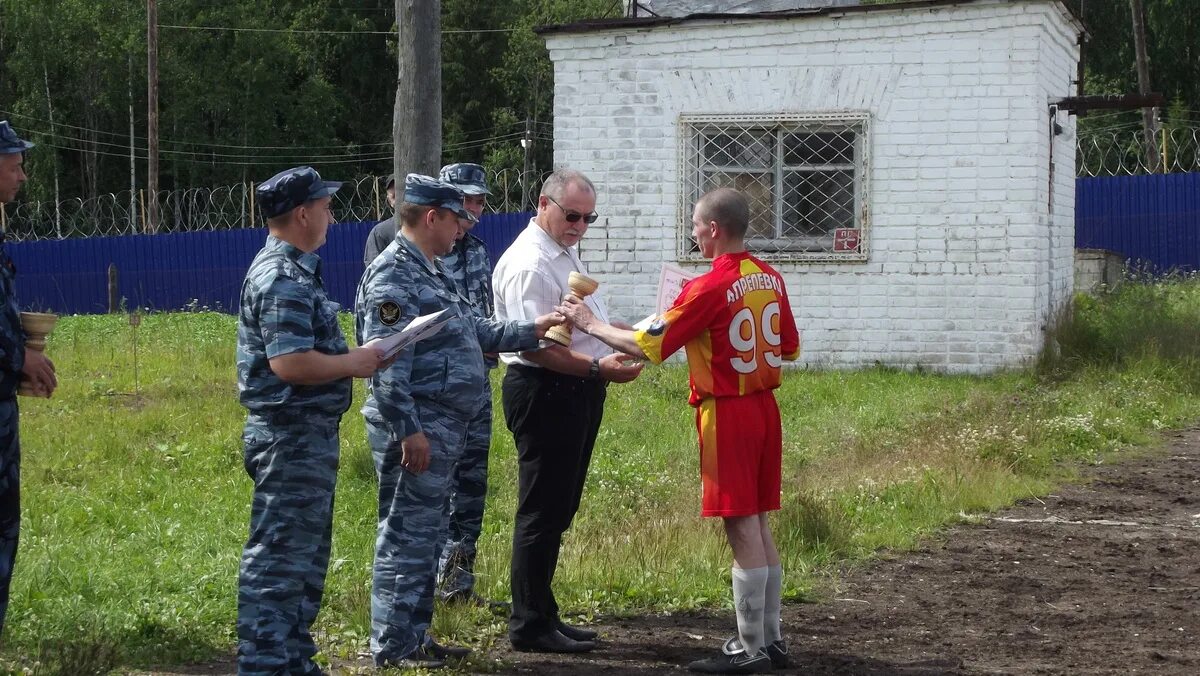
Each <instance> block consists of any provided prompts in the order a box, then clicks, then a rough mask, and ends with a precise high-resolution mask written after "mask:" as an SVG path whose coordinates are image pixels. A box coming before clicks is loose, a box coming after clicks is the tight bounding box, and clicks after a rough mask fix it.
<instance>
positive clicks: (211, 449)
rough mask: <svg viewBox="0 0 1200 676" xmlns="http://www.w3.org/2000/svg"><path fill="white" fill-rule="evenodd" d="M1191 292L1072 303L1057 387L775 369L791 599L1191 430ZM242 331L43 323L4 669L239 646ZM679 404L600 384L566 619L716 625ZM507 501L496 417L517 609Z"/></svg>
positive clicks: (441, 626) (356, 481) (365, 541)
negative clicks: (39, 392) (55, 377)
mask: <svg viewBox="0 0 1200 676" xmlns="http://www.w3.org/2000/svg"><path fill="white" fill-rule="evenodd" d="M1197 288H1198V287H1197V286H1196V282H1195V281H1194V280H1174V281H1171V282H1167V283H1160V284H1153V285H1135V284H1130V285H1127V286H1126V287H1124V288H1123V289H1122V290H1120V291H1118V292H1117V293H1114V294H1112V295H1110V296H1108V297H1105V298H1101V299H1099V300H1096V301H1081V302H1080V303H1079V304H1078V305H1077V307H1076V311H1075V314H1074V322H1075V323H1074V324H1073V325H1071V328H1070V330H1066V329H1064V330H1061V331H1060V332H1059V334H1058V336H1059V338H1058V339H1059V341H1060V344H1061V345H1062V346H1063V347H1062V349H1061V352H1062V354H1063V355H1066V357H1064V358H1063V359H1062V361H1061V363H1063V364H1069V365H1070V368H1063V369H1060V370H1058V371H1055V372H1054V377H1045V376H1039V375H1038V374H1037V373H1034V372H1028V373H1025V372H1020V373H1006V374H998V375H994V376H990V377H986V378H981V377H969V376H942V375H932V374H928V373H917V372H906V371H901V370H896V369H882V368H880V369H868V370H864V371H860V372H854V373H851V372H809V371H791V372H789V373H788V374H787V377H786V378H785V380H784V386H783V387H782V388H781V389H780V390H779V391H778V393H777V395H778V399H779V402H780V409H781V411H782V413H783V419H784V426H785V429H784V438H785V444H786V445H785V452H784V469H783V496H782V510H781V511H780V512H779V513H778V514H777V515H775V516H774V517H773V527H774V531H775V535H776V539H777V542H778V543H779V546H780V550H781V553H782V556H783V558H784V565H785V568H786V570H787V571H788V574H787V579H786V582H785V594H786V595H787V596H788V598H791V599H797V600H803V599H807V598H811V597H813V596H814V595H819V594H822V593H824V589H825V586H824V585H825V582H824V581H825V580H826V579H827V578H828V577H829V576H831V575H836V571H838V570H841V569H842V568H843V567H844V566H845V565H846V564H847V563H852V562H855V561H861V560H863V559H864V558H866V557H869V556H871V555H872V553H873V552H875V551H876V550H878V549H879V548H882V547H899V548H903V547H907V546H911V545H912V544H913V543H914V542H915V541H916V540H917V539H918V538H920V537H922V536H923V535H926V534H928V533H930V532H933V531H935V530H936V529H938V528H941V527H943V526H944V525H945V524H947V523H951V522H954V521H956V520H958V519H961V518H970V517H971V515H974V514H977V513H980V512H984V511H987V510H992V509H995V508H997V507H1000V506H1003V505H1005V504H1008V503H1010V502H1012V501H1014V500H1016V499H1019V498H1022V497H1027V496H1030V495H1037V494H1039V493H1042V492H1045V491H1047V490H1049V489H1050V488H1051V487H1052V486H1053V485H1054V484H1055V483H1056V482H1058V481H1061V480H1062V479H1063V478H1064V477H1067V476H1069V474H1070V472H1071V471H1072V470H1071V467H1072V466H1073V465H1071V464H1065V465H1064V464H1063V463H1064V461H1068V462H1072V461H1073V462H1079V461H1082V462H1102V461H1105V460H1106V459H1108V458H1109V457H1112V455H1113V454H1114V453H1116V452H1118V451H1121V450H1122V449H1125V448H1127V447H1129V446H1131V445H1139V444H1145V443H1147V442H1149V441H1151V440H1153V438H1154V435H1155V432H1156V431H1157V430H1159V429H1165V428H1170V427H1173V426H1177V425H1181V424H1185V423H1186V422H1188V421H1191V420H1194V419H1195V418H1196V417H1197V416H1200V388H1198V387H1197V383H1200V367H1198V366H1197V363H1198V361H1200V360H1197V359H1196V354H1195V349H1196V348H1195V346H1194V344H1184V343H1182V342H1179V339H1180V335H1181V334H1180V333H1179V329H1180V327H1182V326H1185V325H1187V326H1191V327H1194V326H1196V325H1197V324H1196V320H1197V319H1198V318H1200V317H1197V314H1196V313H1197V312H1198V311H1200V292H1198V290H1197ZM343 319H344V321H345V322H346V323H347V324H348V322H349V317H344V318H343ZM234 334H235V319H234V318H233V317H230V316H226V315H219V314H214V313H208V312H193V313H177V314H151V315H147V316H146V318H145V320H144V321H143V323H142V326H141V327H140V328H139V329H136V330H135V329H133V328H131V327H130V326H128V323H127V322H126V321H125V319H124V317H121V316H100V317H94V316H93V317H64V318H63V319H62V320H61V321H60V323H59V326H58V328H57V330H56V331H55V332H54V333H53V334H52V335H51V337H50V345H49V352H50V354H51V356H52V357H53V358H54V359H55V360H56V363H57V365H58V370H59V374H60V379H61V383H62V384H61V387H60V390H59V392H58V393H56V395H55V398H54V399H52V400H49V401H43V400H23V401H22V441H23V456H24V459H23V463H24V464H23V475H24V476H23V484H24V485H23V501H22V506H23V508H24V522H23V527H22V537H21V553H20V557H19V559H18V565H17V574H16V578H15V581H14V588H13V595H12V604H11V606H10V609H9V622H8V624H7V626H6V627H5V631H6V635H5V644H4V648H3V651H0V671H2V670H3V668H4V666H5V665H8V667H9V668H12V669H16V670H26V671H32V672H34V673H46V674H80V673H103V672H105V671H107V670H110V669H113V668H118V669H120V668H123V667H128V666H149V665H166V664H174V663H182V662H188V661H194V660H203V659H207V658H211V657H213V656H217V655H227V654H228V653H229V652H230V651H231V650H232V646H233V642H234V633H233V632H234V616H235V612H236V608H235V606H236V578H237V567H238V560H239V556H240V552H241V547H242V544H243V541H244V538H245V531H246V519H247V518H248V513H249V499H250V489H251V487H250V481H249V479H248V478H247V477H246V475H245V471H244V469H243V468H242V458H241V447H240V446H241V444H240V437H241V426H242V423H243V420H244V411H243V410H242V409H241V407H240V406H239V405H238V403H237V393H236V387H235V384H234V371H233V361H234ZM1193 342H1194V341H1193ZM1169 345H1173V346H1175V347H1173V348H1170V349H1167V346H1169ZM1188 345H1190V348H1189V347H1188ZM135 346H136V349H135ZM1176 348H1178V349H1176ZM495 376H496V377H498V376H499V374H495ZM686 387H687V375H686V372H685V371H684V370H683V369H682V368H680V367H678V366H667V367H661V368H650V369H648V370H647V371H646V373H645V374H644V375H643V376H642V377H641V378H640V379H639V380H638V381H636V382H635V383H633V384H631V385H628V386H619V387H613V388H611V389H610V390H609V400H608V404H607V406H606V410H605V422H604V426H603V428H602V433H601V436H600V438H599V440H598V442H597V448H596V453H595V456H594V458H593V462H592V470H591V473H590V475H589V481H588V486H587V490H586V495H585V496H584V500H583V509H582V510H581V512H580V514H579V516H578V518H577V519H576V523H575V525H574V526H573V527H572V529H571V531H570V533H569V534H568V535H567V538H566V541H565V546H564V549H563V552H562V557H561V560H560V567H559V573H558V575H557V576H556V591H557V595H558V598H559V601H560V602H561V603H562V605H563V609H564V612H566V613H568V614H570V615H573V616H584V617H588V616H593V615H596V614H606V615H607V614H621V613H635V612H636V613H640V612H658V611H670V610H677V609H690V608H714V607H727V606H728V603H729V591H728V585H729V551H728V548H727V547H726V545H725V544H724V539H723V536H722V534H721V530H720V526H719V524H717V523H715V522H712V521H708V520H702V519H700V518H699V517H698V516H697V514H698V511H699V495H698V480H697V472H698V470H697V460H696V458H697V451H696V446H695V439H694V434H695V427H694V424H695V423H694V413H693V411H692V410H691V409H689V408H688V407H687V406H686V405H685V404H684V400H685V396H686V394H685V393H686ZM356 390H357V392H356V397H355V403H354V405H352V407H351V409H350V411H349V412H348V413H347V415H346V416H345V418H344V419H343V423H342V442H341V450H342V463H341V469H340V472H339V478H338V496H337V501H336V505H337V507H336V513H335V531H334V532H335V535H334V543H333V556H332V564H331V566H330V571H329V577H328V583H327V588H326V589H327V591H326V602H325V607H324V610H323V611H322V614H321V617H320V619H319V623H318V630H319V636H318V641H319V642H320V643H321V645H322V646H324V647H325V648H326V650H327V651H328V652H329V653H330V654H331V655H334V656H341V657H352V656H353V655H354V654H355V653H357V652H359V651H361V650H363V649H365V645H366V637H367V635H368V633H369V605H370V604H369V592H370V570H371V556H372V551H373V544H374V538H375V513H376V504H375V494H376V485H375V477H374V470H373V467H372V464H371V459H370V453H369V450H368V449H367V445H366V441H365V431H364V429H363V422H362V418H361V416H359V415H358V414H357V413H356V412H357V410H358V407H359V406H360V405H361V398H362V394H363V393H362V388H361V385H360V386H359V387H358V388H356ZM496 396H497V402H496V403H497V405H498V403H499V402H498V398H499V393H498V388H497V395H496ZM516 483H517V482H516V459H515V451H514V449H513V443H512V438H511V436H510V435H509V434H508V433H507V431H506V430H505V429H504V423H503V420H502V419H501V417H500V416H497V419H496V422H495V428H494V437H493V446H492V457H491V471H490V477H489V492H488V511H487V514H486V517H485V519H484V526H483V534H482V537H481V538H480V541H479V560H478V569H477V572H478V575H479V586H480V592H481V593H483V594H485V595H487V596H490V597H493V598H505V597H507V596H508V573H509V570H508V562H509V554H510V549H509V548H510V546H511V544H510V543H511V533H512V515H513V513H514V510H515V503H516V488H515V487H516ZM435 630H436V631H437V632H439V634H440V635H442V636H444V637H446V638H447V639H451V640H455V641H461V642H465V643H469V644H471V645H474V646H476V647H478V648H483V649H486V648H487V647H488V646H489V645H491V644H493V643H495V642H496V641H499V640H502V638H503V636H504V631H505V627H504V623H503V621H502V620H498V619H497V618H495V617H493V616H491V615H490V614H489V613H488V612H487V611H486V610H482V609H475V608H446V609H442V610H440V611H439V612H438V614H437V617H436V619H435ZM473 667H475V668H480V669H484V668H487V667H488V663H487V662H486V661H481V662H479V663H478V664H474V665H473Z"/></svg>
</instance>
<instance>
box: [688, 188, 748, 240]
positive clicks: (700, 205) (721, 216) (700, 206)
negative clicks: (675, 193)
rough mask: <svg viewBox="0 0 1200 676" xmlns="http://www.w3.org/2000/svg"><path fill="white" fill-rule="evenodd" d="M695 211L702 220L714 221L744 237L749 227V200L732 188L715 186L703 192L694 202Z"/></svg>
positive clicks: (734, 233)
mask: <svg viewBox="0 0 1200 676" xmlns="http://www.w3.org/2000/svg"><path fill="white" fill-rule="evenodd" d="M696 211H698V212H699V214H700V218H701V219H702V220H703V221H704V222H706V223H707V222H708V221H716V222H717V224H718V225H720V226H721V228H722V229H724V230H728V231H729V234H731V235H735V236H737V237H745V236H746V231H747V230H749V229H750V202H748V201H747V200H746V196H745V195H743V194H742V193H740V192H738V191H737V190H734V189H733V188H717V189H716V190H713V191H711V192H706V193H704V195H702V196H701V197H700V199H699V200H698V201H697V202H696Z"/></svg>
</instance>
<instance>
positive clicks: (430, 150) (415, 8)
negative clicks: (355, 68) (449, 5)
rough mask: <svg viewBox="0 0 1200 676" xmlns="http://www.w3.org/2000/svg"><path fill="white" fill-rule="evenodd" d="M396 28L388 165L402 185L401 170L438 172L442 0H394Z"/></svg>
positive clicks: (440, 112)
mask: <svg viewBox="0 0 1200 676" xmlns="http://www.w3.org/2000/svg"><path fill="white" fill-rule="evenodd" d="M396 29H397V31H398V33H399V35H398V38H399V39H398V41H397V44H396V46H397V50H396V51H397V66H398V67H399V68H398V72H397V74H396V107H395V111H394V113H393V116H392V137H393V140H394V142H395V157H394V158H393V161H392V165H393V169H394V171H395V172H396V179H397V181H398V182H400V185H398V186H397V188H399V189H402V188H403V181H404V175H405V174H408V173H411V172H415V173H420V174H427V175H430V176H437V173H438V168H439V167H440V166H441V163H442V162H441V160H442V3H441V0H396Z"/></svg>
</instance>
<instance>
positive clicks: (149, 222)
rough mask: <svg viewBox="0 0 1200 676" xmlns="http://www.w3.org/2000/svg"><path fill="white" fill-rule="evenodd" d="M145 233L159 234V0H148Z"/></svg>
mask: <svg viewBox="0 0 1200 676" xmlns="http://www.w3.org/2000/svg"><path fill="white" fill-rule="evenodd" d="M146 99H147V101H146V106H147V111H146V112H147V116H146V140H147V146H148V147H147V149H146V192H147V193H149V194H148V195H147V197H149V198H150V200H149V204H147V205H146V216H147V217H148V218H147V219H146V230H148V231H149V232H158V0H146Z"/></svg>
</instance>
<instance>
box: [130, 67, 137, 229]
mask: <svg viewBox="0 0 1200 676" xmlns="http://www.w3.org/2000/svg"><path fill="white" fill-rule="evenodd" d="M133 123H134V119H133V54H130V55H129V232H131V233H133V232H137V223H138V217H137V138H136V137H135V134H136V132H135V131H134V125H133Z"/></svg>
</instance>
